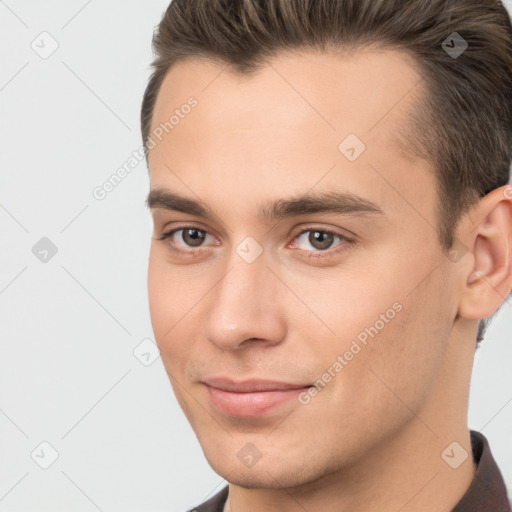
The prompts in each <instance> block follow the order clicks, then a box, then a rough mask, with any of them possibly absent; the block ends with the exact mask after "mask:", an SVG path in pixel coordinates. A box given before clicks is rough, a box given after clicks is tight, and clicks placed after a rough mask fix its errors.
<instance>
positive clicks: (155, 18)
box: [0, 0, 512, 512]
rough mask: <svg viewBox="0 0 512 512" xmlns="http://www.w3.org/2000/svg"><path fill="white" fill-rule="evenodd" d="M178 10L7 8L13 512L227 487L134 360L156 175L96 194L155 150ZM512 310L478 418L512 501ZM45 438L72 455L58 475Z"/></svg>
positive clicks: (4, 445) (5, 179) (89, 507)
mask: <svg viewBox="0 0 512 512" xmlns="http://www.w3.org/2000/svg"><path fill="white" fill-rule="evenodd" d="M167 3H168V1H167V0H151V1H144V2H142V1H139V2H126V1H121V0H110V1H108V2H99V1H98V0H96V1H94V0H92V1H91V0H89V1H88V2H84V1H82V0H73V1H67V2H64V1H62V0H59V1H56V0H54V1H45V2H35V1H24V2H21V1H16V0H6V1H0V20H1V28H0V56H1V66H0V106H1V112H0V120H1V123H0V126H1V133H0V144H1V151H0V158H1V162H0V165H1V169H2V172H1V178H0V179H1V183H0V191H1V194H0V223H1V224H0V225H1V229H2V240H3V243H2V251H1V253H0V254H1V260H0V268H1V273H0V308H1V311H2V321H1V322H0V330H1V341H2V353H1V357H0V365H1V367H0V378H1V382H0V383H1V390H2V395H1V403H0V426H1V436H0V450H1V454H0V461H1V462H0V511H2V512H8V511H9V512H11V511H20V510H23V511H24V512H32V511H38V512H41V511H51V512H59V511H66V512H69V511H71V510H72V511H84V512H88V511H91V512H94V511H95V510H102V511H123V512H131V511H150V510H151V511H154V512H157V511H180V510H185V509H187V508H188V507H192V506H193V505H197V504H199V503H200V502H202V501H203V500H204V499H206V498H207V497H208V496H209V495H211V494H212V493H214V492H216V491H217V490H218V489H219V488H220V486H222V485H223V483H224V480H223V479H222V478H220V477H219V476H218V475H216V474H215V473H214V472H213V471H212V470H211V468H210V467H209V466H208V464H207V463H206V461H205V459H204V456H203V454H202V451H201V448H200V446H199V444H198V442H197V440H196V438H195V436H194V434H193V432H192V430H191V428H190V427H189V425H188V423H187V421H186V420H185V418H184V415H183V414H182V412H181V410H180V409H179V407H178V405H177V402H176V400H175V398H174V395H173V393H172V389H171V386H170V384H169V382H168V378H167V375H166V374H165V372H164V369H163V366H162V363H161V360H160V359H159V358H158V359H156V360H155V361H154V363H153V364H151V365H150V366H144V365H143V364H142V363H141V362H140V361H139V359H137V358H136V357H135V355H134V353H133V351H134V349H135V348H136V347H137V346H138V345H139V344H140V343H141V342H142V340H144V339H146V338H149V339H152V337H153V334H152V330H151V324H150V318H149V311H148V305H147V292H146V272H147V264H148V249H149V239H150V236H151V226H152V224H151V218H150V215H149V213H148V211H147V210H146V208H145V205H144V200H145V197H146V194H147V192H148V176H147V168H146V165H145V162H144V161H143V162H141V163H140V164H139V165H138V166H137V167H136V168H135V169H134V170H133V171H132V172H131V173H130V174H129V175H128V176H127V177H126V178H125V179H124V180H123V182H122V183H121V184H120V185H118V186H117V187H116V189H115V190H113V191H112V192H111V193H110V194H108V195H107V197H106V198H105V199H104V200H103V201H98V200H96V199H95V198H94V197H93V196H92V190H93V188H94V187H96V186H98V185H101V184H102V183H103V182H104V181H105V180H107V179H108V178H109V176H110V175H111V174H112V173H114V172H115V171H116V169H118V168H119V167H120V166H121V165H122V164H123V163H124V162H125V161H126V160H127V159H128V158H129V157H130V156H131V153H132V152H133V151H134V150H136V149H138V148H139V147H140V145H141V141H140V131H139V130H140V129H139V112H140V103H141V98H142V93H143V90H144V87H145V85H146V81H147V79H148V76H149V72H150V70H149V63H150V61H151V58H152V54H151V48H150V43H151V36H152V31H153V27H154V26H156V25H157V23H158V22H159V20H160V17H161V14H162V13H163V11H164V10H165V8H166V6H167ZM508 6H509V7H510V2H508ZM43 31H47V32H49V33H50V34H51V36H52V37H53V38H54V39H55V40H56V41H57V42H58V45H59V47H58V49H57V50H56V51H55V53H53V55H51V56H50V57H49V58H47V59H42V58H41V57H40V56H39V55H38V54H37V53H36V52H35V51H34V50H33V49H32V48H31V43H32V41H33V40H34V39H35V40H36V42H37V41H38V40H39V39H37V37H38V36H39V34H40V33H41V32H43ZM46 37H47V36H46ZM39 44H41V43H39ZM44 44H45V48H46V49H48V48H49V40H48V39H47V40H46V42H45V43H44ZM42 237H48V238H49V239H50V240H51V241H52V242H53V243H54V244H55V245H56V246H57V249H58V252H57V254H56V255H55V256H54V257H53V258H51V259H50V260H49V261H47V262H46V263H43V262H41V261H40V260H39V259H37V258H36V256H35V255H34V254H33V253H32V247H33V246H34V245H35V244H36V242H38V241H39V240H40V239H41V238H42ZM511 309H512V308H511V306H510V305H509V304H506V305H505V306H503V308H502V310H501V312H500V314H499V316H498V317H497V319H496V320H495V321H494V323H493V324H492V326H491V327H490V329H489V331H488V334H487V337H486V340H485V342H484V344H483V346H482V348H481V349H480V350H479V351H478V353H477V356H476V363H475V370H474V377H473V382H472V390H471V407H470V417H469V422H470V427H471V428H474V429H478V430H480V431H482V432H483V433H484V434H485V435H486V436H487V437H488V439H489V440H490V444H491V447H492V449H493V452H494V454H495V456H496V459H497V460H498V463H499V465H500V467H501V469H502V471H503V473H504V476H505V478H506V481H507V485H508V486H509V488H510V487H511V486H512V445H511V443H510V432H511V427H512V404H511V401H512V372H511V371H510V370H511V362H512V344H511V343H510V341H511V336H510V333H511V332H512V315H511ZM146 343H147V341H146ZM145 351H147V350H146V348H145V346H144V345H143V346H142V349H141V352H145ZM144 357H145V358H147V357H148V356H144ZM144 357H143V359H144ZM43 441H46V442H48V443H50V444H51V445H52V446H53V448H54V449H55V450H56V451H57V452H58V458H57V460H56V461H55V462H54V463H53V464H52V465H51V466H50V467H49V468H48V469H42V468H41V467H40V465H38V464H43V465H44V464H45V463H49V462H51V450H50V449H49V448H48V447H47V446H45V445H42V446H40V443H41V442H43ZM34 450H35V452H34ZM33 452H34V453H33ZM31 453H33V456H31ZM36 461H37V463H36Z"/></svg>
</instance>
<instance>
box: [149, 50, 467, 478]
mask: <svg viewBox="0 0 512 512" xmlns="http://www.w3.org/2000/svg"><path fill="white" fill-rule="evenodd" d="M221 69H222V68H221V67H219V66H215V65H214V64H213V63H211V62H208V61H206V60H196V61H195V62H193V61H180V62H178V63H177V64H176V65H175V66H174V67H173V68H172V69H171V70H170V72H169V73H168V75H167V76H166V79H165V81H164V83H163V85H162V88H161V90H160V92H159V96H158V100H157V103H156V107H155V112H154V117H153V123H152V129H155V128H156V127H158V125H159V124H160V123H161V122H165V121H168V120H169V117H170V116H171V115H172V114H173V113H174V111H175V110H176V109H178V110H179V111H180V113H181V115H180V116H179V122H177V123H176V124H175V125H174V127H173V129H172V130H170V131H169V133H168V134H167V135H164V137H163V139H162V141H161V142H158V141H157V145H156V146H155V147H154V148H153V149H151V151H150V157H149V166H150V179H151V191H152V192H153V193H154V192H155V191H157V190H160V191H166V192H169V193H173V194H177V195H179V196H182V197H184V198H187V199H189V200H190V201H195V202H200V203H201V204H202V206H203V207H204V208H205V209H207V210H209V211H210V212H211V215H210V216H205V215H202V214H200V212H199V211H198V210H195V211H190V210H189V211H188V212H184V211H177V210H173V209H168V208H166V207H165V200H164V199H163V196H162V195H160V198H159V201H155V203H154V206H155V207H154V208H152V213H153V218H154V237H153V239H152V243H151V254H150V262H149V300H150V311H151V319H152V324H153V329H154V333H155V337H156V341H157V343H158V346H159V348H160V351H161V357H162V360H163V363H164V365H165V368H166V370H167V372H168V374H169V377H170V379H171V383H172V385H173V388H174V391H175V393H176V396H177V399H178V401H179V403H180V405H181V407H182V409H183V411H184V413H185V415H186V416H187V418H188V420H189V422H190V424H191V426H192V428H193V429H194V431H195V433H196V435H197V437H198V439H199V441H200V443H201V446H202V448H203V450H204V453H205V456H206V458H207V459H208V461H209V463H210V464H211V465H212V467H213V468H214V469H215V470H216V471H217V472H218V473H219V474H221V475H222V476H224V477H225V478H227V479H228V480H229V481H230V482H234V483H238V484H240V485H245V486H249V487H251V486H254V487H257V486H262V487H282V486H285V485H287V486H293V485H299V484H301V483H305V482H310V481H313V480H315V479H317V478H319V477H321V476H323V475H327V474H329V473H332V472H333V471H336V470H338V469H341V468H343V467H346V466H348V465H349V464H353V463H355V462H356V461H357V460H359V459H360V458H361V457H364V456H365V454H368V453H370V451H371V450H372V449H374V448H378V446H379V443H383V442H384V440H386V442H389V440H390V439H392V438H393V436H394V435H398V434H399V433H400V432H402V431H403V429H405V428H408V427H409V426H410V425H412V424H413V423H414V422H416V424H418V423H419V422H418V420H417V418H416V416H415V415H417V416H418V417H422V418H423V419H424V420H426V418H428V422H430V423H429V425H430V426H431V427H432V428H435V425H437V422H441V421H442V418H441V417H436V413H434V412H432V411H434V410H435V411H438V412H439V411H442V410H443V407H444V405H443V404H444V402H443V400H444V398H443V393H444V390H443V389H441V387H440V386H441V384H439V383H440V382H442V383H443V385H444V386H446V382H447V379H449V375H450V369H449V368H448V367H447V362H446V356H445V352H444V351H445V348H446V345H447V340H448V338H449V336H450V333H451V329H452V326H453V320H454V318H455V316H456V313H457V296H456V291H455V292H454V291H453V290H454V289H455V290H456V286H454V283H455V276H454V272H453V271H452V270H451V269H452V268H453V264H452V263H451V262H450V261H449V260H448V259H447V258H445V257H444V255H443V252H442V249H441V247H440V245H439V242H438V239H437V234H436V230H435V227H436V222H437V221H436V207H437V206H436V205H437V202H436V201H437V192H436V181H435V177H434V174H433V170H432V168H431V166H430V165H429V163H428V162H425V161H423V160H419V159H418V160H411V159H408V158H407V157H406V155H405V154H404V153H403V152H402V151H401V150H400V148H399V146H398V145H397V144H396V139H397V136H398V129H399V128H400V127H403V126H404V123H405V113H407V112H408V111H409V110H410V109H413V108H414V95H415V94H416V93H418V92H419V90H420V88H421V87H423V83H420V76H419V75H418V74H417V72H416V71H415V70H414V69H413V67H412V66H411V61H410V60H409V59H408V58H407V56H405V55H404V54H401V53H398V52H391V51H389V52H380V53H379V52H364V53H363V52H360V53H356V54H353V55H351V56H346V55H342V54H340V55H326V54H322V55H319V54H313V53H304V54H298V53H295V54H289V55H283V56H280V57H278V58H274V59H272V60H271V61H270V64H269V65H267V66H265V67H264V68H263V69H262V70H261V71H260V72H258V73H257V74H256V75H253V76H249V77H247V76H239V75H236V74H233V73H232V72H231V71H229V68H226V69H225V70H223V71H222V72H220V71H221ZM191 96H193V97H194V98H195V99H196V100H197V105H195V106H194V107H193V108H183V109H182V108H181V107H182V105H185V104H187V100H188V99H189V98H190V97H191ZM175 119H176V118H175ZM350 134H352V135H350ZM347 137H348V138H347ZM155 140H156V139H155ZM362 144H364V146H365V147H364V146H363V145H362ZM324 195H327V197H322V196H324ZM303 196H312V197H315V198H320V201H316V202H314V201H313V202H311V201H309V202H306V203H304V204H302V206H306V207H307V208H302V209H301V208H295V209H294V208H293V207H288V208H287V207H285V205H284V203H283V202H287V201H293V200H296V199H299V198H302V197H303ZM155 197H156V196H155ZM328 200H329V201H328ZM334 200H338V201H339V207H338V208H337V209H336V210H335V211H318V207H319V206H322V205H324V206H325V205H326V204H327V203H328V202H332V201H334ZM275 203H277V204H275ZM263 213H266V215H263ZM272 213H274V214H275V215H271V214H272ZM172 230H176V231H175V233H174V234H173V235H171V236H170V237H167V238H165V239H159V238H160V237H161V236H162V235H163V234H165V233H169V232H170V231H172ZM444 377H446V378H444ZM215 379H225V380H227V381H228V382H229V381H230V382H232V383H233V382H234V383H244V382H246V381H249V380H254V379H257V380H271V381H278V382H280V383H286V384H289V385H293V386H292V387H294V388H299V389H292V390H290V389H288V390H287V391H283V390H281V391H275V390H274V391H269V390H267V391H262V390H261V389H260V391H259V392H252V393H249V392H247V393H240V392H239V393H235V392H229V391H225V390H224V391H221V390H218V389H217V390H216V389H214V388H215V386H216V385H218V386H219V387H221V388H222V387H223V384H222V382H220V381H217V382H215V381H214V380H215ZM207 383H210V384H212V386H208V385H207ZM315 383H316V388H315V387H313V386H315ZM224 387H225V386H224ZM268 387H269V388H272V389H275V388H276V385H269V386H268ZM254 389H255V388H254V386H252V387H251V383H249V388H248V390H249V391H250V390H252V391H254ZM241 390H242V388H238V391H241ZM315 391H316V392H315ZM433 404H436V405H435V407H434V406H433ZM441 415H442V414H441ZM420 427H421V428H425V427H424V426H421V425H420Z"/></svg>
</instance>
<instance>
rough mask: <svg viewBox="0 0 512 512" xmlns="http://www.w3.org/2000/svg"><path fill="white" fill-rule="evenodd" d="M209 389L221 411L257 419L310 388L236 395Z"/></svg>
mask: <svg viewBox="0 0 512 512" xmlns="http://www.w3.org/2000/svg"><path fill="white" fill-rule="evenodd" d="M206 387H207V388H208V394H209V395H210V401H211V402H212V404H213V405H214V407H216V408H217V409H218V410H219V411H221V412H223V413H224V414H228V415H231V416H245V417H256V416H262V415H263V414H265V413H266V412H269V411H270V410H272V409H274V408H276V407H277V406H279V405H281V404H283V403H285V402H288V401H290V400H293V399H294V398H295V399H296V398H297V397H298V395H300V394H301V393H302V392H304V391H306V390H307V389H308V388H307V387H305V388H299V389H280V390H274V391H255V392H252V393H234V392H232V391H224V390H222V389H218V388H212V387H211V386H206Z"/></svg>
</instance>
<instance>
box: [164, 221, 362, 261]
mask: <svg viewBox="0 0 512 512" xmlns="http://www.w3.org/2000/svg"><path fill="white" fill-rule="evenodd" d="M186 229H195V230H197V231H201V232H203V233H206V234H209V233H208V231H206V230H205V229H202V228H200V227H198V226H191V225H190V226H181V227H179V228H174V229H172V230H170V231H167V232H165V233H162V235H161V236H159V237H157V240H167V239H169V238H171V237H172V235H174V234H175V233H177V232H179V231H183V230H186ZM314 231H318V232H320V233H324V234H327V235H332V236H334V237H337V238H338V239H340V240H341V243H340V244H338V245H336V246H334V248H329V249H325V250H323V251H322V250H314V251H307V250H305V249H298V250H299V251H301V252H306V253H308V255H307V256H304V257H305V258H307V259H313V258H327V257H332V256H335V255H336V254H338V253H339V252H340V251H343V250H345V249H346V246H347V244H348V245H353V243H354V240H353V239H351V238H349V237H347V236H345V235H342V234H341V233H337V232H336V231H332V230H329V229H324V228H318V227H311V226H308V227H307V228H304V229H302V230H301V231H299V232H298V233H297V234H295V235H294V237H293V240H296V239H298V238H299V237H300V236H301V235H303V234H304V233H308V232H314ZM288 245H289V244H288ZM170 249H171V250H172V251H173V252H175V253H178V254H181V255H187V256H196V255H197V254H199V253H201V252H203V251H204V250H206V247H199V248H195V249H193V248H191V249H190V250H182V249H177V248H176V247H173V246H171V247H170Z"/></svg>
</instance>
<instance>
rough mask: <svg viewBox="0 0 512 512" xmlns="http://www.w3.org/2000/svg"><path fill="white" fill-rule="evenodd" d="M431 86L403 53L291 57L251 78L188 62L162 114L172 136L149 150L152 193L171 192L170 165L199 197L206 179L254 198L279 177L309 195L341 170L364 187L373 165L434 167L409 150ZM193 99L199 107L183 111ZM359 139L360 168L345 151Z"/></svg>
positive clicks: (168, 83) (157, 116)
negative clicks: (408, 139)
mask: <svg viewBox="0 0 512 512" xmlns="http://www.w3.org/2000/svg"><path fill="white" fill-rule="evenodd" d="M422 87H423V83H422V78H421V75H420V74H419V72H418V70H417V67H416V66H415V62H414V61H413V59H412V58H411V57H410V56H409V55H408V54H406V53H405V52H402V51H396V50H382V49H381V50H377V49H372V50H365V51H355V52H351V53H349V52H347V51H345V52H338V53H334V52H332V53H318V52H312V51H309V52H301V53H299V52H289V53H286V54H281V55H279V56H276V57H273V58H272V59H269V60H268V61H267V62H266V64H264V65H263V66H262V67H261V68H260V69H258V70H257V72H255V73H252V74H248V75H244V74H237V73H235V72H233V71H232V70H231V68H230V67H229V66H227V65H226V64H223V63H215V62H212V61H209V60H206V59H186V60H181V61H178V62H177V63H175V64H174V65H173V66H172V67H171V69H170V70H169V71H168V73H167V75H166V77H165V79H164V81H163V83H162V86H161V88H160V91H159V94H158V97H157V101H156V104H155V108H154V113H153V119H152V123H151V131H152V133H154V130H157V129H158V127H159V126H165V123H167V126H168V128H167V130H166V131H167V132H168V133H166V132H165V131H164V132H163V138H162V140H161V141H159V140H157V139H155V142H156V145H155V147H154V148H152V149H151V150H150V152H149V160H148V162H149V168H150V178H151V184H152V187H154V186H159V187H160V186H166V183H165V182H166V181H168V180H169V179H170V176H169V172H168V168H169V167H171V168H173V169H174V170H175V171H176V172H177V173H178V174H180V173H181V172H183V173H185V174H186V175H187V179H189V180H191V182H192V181H193V182H194V183H195V186H194V188H195V190H200V189H201V183H202V182H204V181H205V180H206V181H208V180H210V179H212V180H213V179H214V180H215V182H216V183H217V184H218V183H226V182H227V181H233V179H239V180H240V185H242V184H245V185H246V186H250V187H252V190H253V191H254V193H257V192H258V191H259V190H263V189H262V187H264V185H265V184H272V185H275V177H276V175H279V176H282V177H283V179H290V178H292V177H293V183H295V184H296V185H297V186H299V187H300V186H302V187H303V188H304V189H308V188H310V187H311V186H313V184H314V181H315V180H316V179H318V178H320V176H321V175H322V174H323V173H325V172H326V171H327V170H328V169H329V168H331V167H332V165H336V166H338V167H339V168H340V172H338V174H337V176H338V178H339V177H340V176H342V177H343V178H344V179H345V181H346V182H347V184H351V183H352V184H353V185H354V186H360V185H361V181H360V179H359V178H360V177H361V176H362V175H364V173H365V171H364V170H363V167H365V166H366V167H367V166H368V163H369V162H373V164H374V165H375V166H376V169H379V168H380V169H384V168H385V167H388V168H389V166H395V167H396V168H401V169H402V170H404V172H405V170H406V169H407V168H408V167H410V166H411V164H412V163H413V164H415V165H416V167H418V168H419V167H422V168H426V167H428V163H427V162H423V161H421V162H420V159H416V158H414V157H413V155H412V154H409V153H405V152H404V151H403V148H404V147H406V144H404V143H403V142H404V139H403V137H402V133H403V132H404V130H405V129H406V128H407V124H408V118H409V116H412V115H414V111H415V110H414V109H415V104H416V101H417V100H418V97H419V94H420V93H421V91H422ZM190 98H194V101H195V102H196V103H195V106H194V107H193V108H188V107H187V108H183V106H184V105H187V103H190ZM173 114H175V115H174V119H173V122H172V126H170V128H169V119H170V117H171V116H173ZM351 134H352V135H355V136H356V137H357V139H351V140H352V141H353V140H355V141H356V144H360V147H359V150H360V149H361V148H364V153H363V154H362V158H359V159H358V160H357V161H354V162H352V161H349V160H348V159H347V158H346V156H344V155H343V154H342V152H341V150H340V143H342V142H343V141H344V140H346V138H347V137H348V136H350V135H351ZM398 142H400V143H398ZM357 150H358V148H357V147H356V151H357ZM175 174H176V173H175ZM370 174H371V173H370ZM370 174H369V173H368V172H366V176H368V181H367V183H368V184H369V183H370V181H369V180H371V179H373V180H374V181H375V175H373V177H370ZM354 180H356V181H354ZM358 180H359V181H358ZM424 185H425V184H423V185H420V183H419V182H418V181H416V186H424Z"/></svg>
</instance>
